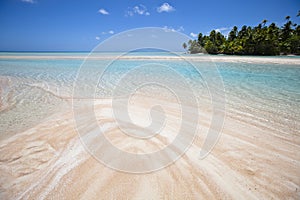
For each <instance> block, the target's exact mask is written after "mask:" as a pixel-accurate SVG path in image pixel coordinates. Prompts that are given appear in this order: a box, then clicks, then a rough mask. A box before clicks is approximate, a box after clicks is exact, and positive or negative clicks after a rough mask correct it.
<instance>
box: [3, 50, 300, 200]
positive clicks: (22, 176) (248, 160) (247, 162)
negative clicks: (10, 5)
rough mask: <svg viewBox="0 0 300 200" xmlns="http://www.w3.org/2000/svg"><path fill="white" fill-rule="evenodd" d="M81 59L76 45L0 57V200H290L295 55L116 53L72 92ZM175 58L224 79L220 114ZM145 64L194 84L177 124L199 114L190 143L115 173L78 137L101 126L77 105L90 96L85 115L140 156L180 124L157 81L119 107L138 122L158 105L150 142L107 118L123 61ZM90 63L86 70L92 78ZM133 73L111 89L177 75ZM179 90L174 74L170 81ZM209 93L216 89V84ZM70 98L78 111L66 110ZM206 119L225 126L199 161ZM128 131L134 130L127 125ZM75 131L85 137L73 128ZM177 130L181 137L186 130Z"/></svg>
mask: <svg viewBox="0 0 300 200" xmlns="http://www.w3.org/2000/svg"><path fill="white" fill-rule="evenodd" d="M58 54H59V53H58ZM93 56H94V55H92V56H91V57H90V59H91V61H92V62H94V61H99V63H98V64H100V65H101V64H103V65H104V64H105V63H106V61H107V60H110V59H112V58H115V56H114V55H109V54H105V55H100V56H97V55H96V56H94V57H93ZM85 57H86V54H82V55H81V54H80V55H78V54H76V53H75V54H74V53H67V54H60V55H52V54H51V53H49V54H46V55H45V54H38V53H36V54H30V55H28V54H26V53H25V54H24V53H19V54H18V53H12V54H5V53H4V54H1V55H0V85H1V88H0V95H1V102H0V106H1V107H0V111H1V113H0V118H1V122H2V125H1V127H0V128H1V129H0V131H1V137H0V174H1V178H0V197H1V199H244V198H246V199H299V198H300V178H299V177H300V131H299V130H300V121H299V119H300V110H299V106H300V102H299V99H300V58H299V57H285V56H282V57H256V56H222V55H219V56H207V55H203V56H202V55H201V56H200V55H199V56H197V55H195V56H189V55H179V56H178V55H176V54H175V55H173V56H172V55H171V56H170V55H161V54H160V53H158V54H157V55H151V56H147V55H146V53H145V54H142V55H135V54H134V55H124V56H122V57H121V58H118V60H117V61H116V62H115V68H113V67H114V66H113V67H112V68H111V69H109V70H107V76H104V78H103V79H102V82H101V81H100V83H99V85H100V86H99V87H98V88H96V89H94V88H93V87H92V86H93V85H92V84H91V82H92V81H93V80H89V77H85V76H82V80H84V81H82V82H80V83H82V84H80V85H79V86H78V94H79V95H77V93H76V89H75V93H74V80H75V79H76V78H77V79H78V77H79V78H81V77H80V76H78V70H79V68H80V66H81V67H82V62H83V61H84V58H85ZM185 57H186V59H188V60H190V61H192V62H193V63H196V65H199V66H197V67H199V68H201V69H202V68H203V70H204V71H203V72H206V70H208V71H209V68H208V67H207V66H214V67H216V68H217V69H218V72H219V73H220V76H221V77H222V79H223V83H224V93H225V102H224V103H225V105H224V106H225V110H224V111H217V112H215V111H214V110H213V108H212V106H211V102H212V101H214V99H211V98H212V94H211V93H212V92H211V91H209V90H208V89H207V88H206V89H205V84H203V81H201V78H200V77H201V76H200V75H199V74H197V73H196V72H194V71H193V69H192V68H191V69H190V68H189V65H186V64H183V63H182V62H184V60H185ZM149 61H151V63H154V64H157V65H158V64H159V65H171V66H172V67H173V68H174V70H177V72H179V73H181V74H182V77H184V80H186V81H187V82H188V83H189V86H191V87H192V90H193V92H194V94H195V96H196V98H197V100H198V104H197V105H198V106H197V107H195V104H194V103H193V102H190V101H187V102H186V104H187V105H186V106H187V107H186V108H188V109H185V111H186V112H187V113H188V114H187V116H188V117H187V118H186V119H185V120H186V122H187V123H189V122H192V121H193V120H194V118H193V115H192V114H189V113H193V112H195V110H198V112H197V113H198V114H199V121H198V122H197V123H198V126H197V129H196V134H195V135H196V136H195V137H194V138H193V141H192V144H191V145H190V146H189V148H188V149H187V150H186V151H185V152H184V153H183V154H182V155H181V156H180V157H179V158H178V159H176V160H174V162H172V163H171V164H168V165H166V166H165V167H162V168H160V169H156V170H153V171H149V172H147V173H128V172H124V171H122V170H115V169H112V167H110V166H109V165H107V163H106V164H105V163H102V162H101V161H99V159H98V158H97V156H95V154H94V155H93V154H92V153H91V151H89V150H90V149H89V148H88V147H87V146H86V143H85V139H84V137H85V136H87V137H89V136H95V137H97V134H99V132H97V131H95V130H96V129H94V126H93V125H92V123H91V121H90V118H91V116H90V115H89V113H88V112H87V111H86V107H85V103H86V102H92V103H93V107H92V108H93V112H94V113H95V116H93V117H94V118H95V119H96V120H95V122H96V123H97V125H98V126H99V127H101V133H102V134H103V135H104V136H105V137H106V138H107V139H108V140H109V141H110V142H111V144H113V145H114V146H116V147H118V148H119V149H121V150H122V151H126V152H129V153H132V154H149V153H151V152H155V151H157V150H158V149H162V148H164V147H166V146H167V145H168V144H171V143H172V141H174V138H175V137H176V134H178V129H179V127H180V122H181V121H182V119H181V114H182V110H180V106H178V101H177V100H176V98H174V97H169V96H168V93H167V92H164V90H157V89H156V88H155V89H153V88H149V89H147V88H146V89H145V91H141V92H140V93H138V92H137V93H136V94H135V96H133V100H132V103H130V106H129V113H130V117H131V118H132V120H133V121H134V122H135V123H137V124H140V125H145V124H146V125H147V124H149V123H150V122H151V119H149V109H150V108H151V107H153V106H154V105H160V106H161V107H162V108H164V114H165V116H166V121H165V123H164V127H163V130H162V132H161V133H160V134H158V135H154V136H153V137H152V138H151V139H149V140H139V139H132V138H131V137H130V136H128V135H126V134H123V133H122V129H120V127H119V126H118V124H117V123H116V122H115V117H116V116H114V109H117V110H119V109H121V108H118V107H117V106H116V107H114V106H113V105H114V101H115V99H114V98H113V97H112V93H111V90H112V88H113V86H115V85H116V84H118V82H116V81H115V80H117V79H118V78H120V77H122V75H123V74H126V72H129V71H130V70H128V69H129V68H130V66H131V65H132V64H135V65H145V64H146V63H148V62H149ZM207 63H209V64H207ZM95 66H96V65H95ZM95 66H91V68H87V69H86V71H84V72H85V73H87V74H91V73H90V72H92V71H93V70H94V69H95V68H94V67H95ZM185 66H186V67H185ZM146 69H147V68H146ZM126 70H128V71H126ZM140 73H141V74H139V76H137V75H136V74H132V75H131V76H129V78H128V79H129V80H132V82H130V83H128V85H121V86H124V88H128V87H134V86H135V84H137V85H139V84H138V83H140V82H142V80H145V79H147V76H150V77H151V76H155V77H156V78H157V79H160V80H161V79H165V80H166V81H167V80H170V81H172V80H175V79H173V77H172V74H170V73H168V72H167V71H166V72H164V71H160V74H157V72H156V71H151V70H150V69H149V71H147V72H145V74H143V72H140ZM147 74H148V75H147ZM146 75H147V76H146ZM204 75H205V73H204ZM208 75H210V73H208ZM174 76H175V75H174ZM210 78H212V79H211V80H214V79H213V78H214V77H209V80H210ZM97 83H98V82H97ZM181 86H182V85H181V84H180V82H179V81H178V83H176V82H174V88H180V87H181ZM82 88H83V89H82ZM89 88H92V89H93V91H94V90H95V94H93V95H90V94H85V91H90V90H92V89H89ZM122 91H123V90H122ZM157 91H159V92H157ZM155 92H157V93H155ZM214 92H215V93H216V94H219V93H218V92H219V91H218V88H215V91H214ZM74 94H75V95H74ZM147 94H150V96H147ZM182 94H185V93H182ZM178 95H179V94H178ZM153 96H154V97H155V98H154V97H153ZM179 96H180V95H179ZM89 97H90V98H89ZM92 97H93V98H92ZM118 98H122V96H120V97H118ZM74 102H75V105H80V106H82V107H79V109H77V107H76V108H75V111H74ZM76 102H77V103H78V104H76ZM216 102H217V103H220V102H221V101H219V100H216ZM76 109H77V110H76ZM222 112H224V113H225V116H223V115H222ZM212 115H214V116H217V117H220V118H222V117H224V122H223V123H222V124H221V125H222V129H221V132H220V136H219V137H218V139H217V142H216V144H215V146H214V147H213V149H211V151H210V152H209V154H208V155H207V156H205V157H204V158H200V150H201V149H202V148H203V143H204V142H205V141H206V138H207V137H208V135H209V130H210V128H211V122H212ZM78 120H79V121H78ZM152 121H155V119H152ZM159 122H160V120H158V123H159ZM189 126H192V125H189V124H187V127H189ZM127 128H128V129H129V130H132V132H135V131H136V130H135V129H136V127H135V126H131V125H128V127H127ZM80 130H84V134H81V133H78V132H80ZM138 131H140V130H138ZM182 132H183V134H186V135H189V134H190V129H189V128H185V129H183V130H182ZM85 134H86V135H85ZM92 141H93V140H92ZM175 147H176V146H175ZM174 151H176V150H174ZM165 156H166V157H168V154H166V155H165ZM111 159H115V160H118V159H122V158H120V157H119V158H118V157H112V158H111ZM127 162H128V165H129V167H130V169H132V168H135V167H136V168H138V167H137V165H138V163H130V161H127ZM144 165H145V166H147V161H145V163H144Z"/></svg>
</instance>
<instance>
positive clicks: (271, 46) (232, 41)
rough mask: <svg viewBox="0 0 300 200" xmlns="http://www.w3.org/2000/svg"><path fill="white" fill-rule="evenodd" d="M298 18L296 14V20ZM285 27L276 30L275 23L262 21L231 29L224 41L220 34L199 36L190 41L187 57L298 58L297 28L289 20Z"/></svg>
mask: <svg viewBox="0 0 300 200" xmlns="http://www.w3.org/2000/svg"><path fill="white" fill-rule="evenodd" d="M299 16H300V11H299V12H298V15H297V17H299ZM285 20H286V23H285V24H284V25H283V26H282V27H281V28H279V27H278V26H277V25H276V24H275V23H271V24H270V25H269V26H267V25H266V24H267V22H268V21H267V20H266V19H265V20H263V21H262V22H261V23H260V24H258V25H257V26H255V27H251V26H243V27H242V28H241V29H240V30H238V27H236V26H234V27H233V28H232V30H231V31H230V32H229V34H228V36H227V37H225V36H224V35H223V34H222V33H220V32H217V31H215V30H212V31H211V32H210V34H209V35H208V36H207V35H204V36H203V34H202V33H199V35H198V39H197V40H190V41H189V42H188V45H187V44H186V43H184V44H183V48H184V49H186V48H187V47H188V51H189V52H190V53H191V54H194V53H204V52H205V51H204V49H205V50H206V52H207V53H209V54H231V55H279V54H285V55H286V54H296V55H300V25H297V24H294V23H293V22H292V21H291V17H290V16H286V18H285Z"/></svg>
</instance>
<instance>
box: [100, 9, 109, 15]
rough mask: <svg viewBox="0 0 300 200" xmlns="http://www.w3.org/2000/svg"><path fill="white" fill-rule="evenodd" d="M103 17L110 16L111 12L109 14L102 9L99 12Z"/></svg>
mask: <svg viewBox="0 0 300 200" xmlns="http://www.w3.org/2000/svg"><path fill="white" fill-rule="evenodd" d="M98 12H99V13H101V14H102V15H109V12H107V11H106V10H105V9H103V8H101V9H100V10H99V11H98Z"/></svg>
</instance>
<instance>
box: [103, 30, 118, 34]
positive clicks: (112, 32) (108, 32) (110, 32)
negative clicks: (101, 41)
mask: <svg viewBox="0 0 300 200" xmlns="http://www.w3.org/2000/svg"><path fill="white" fill-rule="evenodd" d="M114 33H115V32H114V31H113V30H110V31H107V32H104V31H103V32H102V33H101V34H102V35H106V34H114Z"/></svg>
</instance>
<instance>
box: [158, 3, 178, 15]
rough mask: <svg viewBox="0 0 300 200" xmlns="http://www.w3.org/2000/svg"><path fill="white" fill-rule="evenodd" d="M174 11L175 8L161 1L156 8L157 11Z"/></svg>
mask: <svg viewBox="0 0 300 200" xmlns="http://www.w3.org/2000/svg"><path fill="white" fill-rule="evenodd" d="M172 11H175V8H174V7H173V6H171V5H170V4H168V3H163V4H162V5H161V6H160V7H158V8H157V12H159V13H162V12H172Z"/></svg>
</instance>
